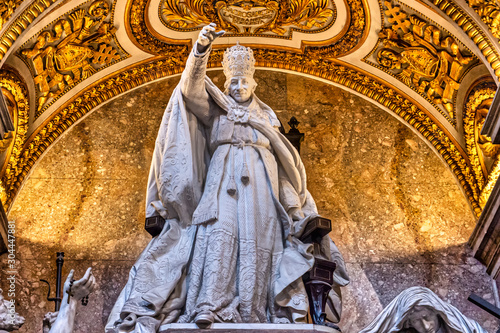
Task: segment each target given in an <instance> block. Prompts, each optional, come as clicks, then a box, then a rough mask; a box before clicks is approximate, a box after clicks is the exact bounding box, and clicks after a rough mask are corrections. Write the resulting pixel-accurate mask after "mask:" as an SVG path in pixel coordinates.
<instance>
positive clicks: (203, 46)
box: [196, 23, 225, 53]
mask: <svg viewBox="0 0 500 333" xmlns="http://www.w3.org/2000/svg"><path fill="white" fill-rule="evenodd" d="M216 28H217V25H216V24H215V23H210V24H209V25H206V26H204V27H203V29H201V31H200V34H199V35H198V42H197V43H196V44H197V51H198V53H205V51H206V50H207V49H208V47H209V46H210V45H211V44H212V42H213V41H214V40H215V39H216V38H217V37H220V36H222V35H224V33H225V31H224V30H221V31H219V32H217V31H215V29H216Z"/></svg>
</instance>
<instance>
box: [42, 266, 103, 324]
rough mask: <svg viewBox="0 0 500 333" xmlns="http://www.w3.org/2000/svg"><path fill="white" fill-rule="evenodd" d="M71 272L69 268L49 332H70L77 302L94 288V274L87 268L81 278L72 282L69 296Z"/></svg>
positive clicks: (72, 272)
mask: <svg viewBox="0 0 500 333" xmlns="http://www.w3.org/2000/svg"><path fill="white" fill-rule="evenodd" d="M73 274H74V270H71V272H70V273H69V274H68V277H67V278H66V282H65V283H64V295H63V299H62V301H61V308H60V309H59V313H58V314H57V318H56V321H55V322H54V324H52V327H51V328H50V331H49V333H72V332H73V327H74V326H75V315H76V306H77V304H78V302H80V300H81V299H82V298H84V297H85V296H87V295H88V294H90V293H91V292H92V290H94V287H95V278H94V275H92V269H91V268H88V269H87V272H85V275H84V276H83V278H81V279H80V280H78V281H75V282H73V286H72V287H71V296H70V295H69V291H70V284H71V279H72V278H73ZM68 298H69V300H68Z"/></svg>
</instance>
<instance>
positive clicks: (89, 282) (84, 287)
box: [64, 267, 95, 300]
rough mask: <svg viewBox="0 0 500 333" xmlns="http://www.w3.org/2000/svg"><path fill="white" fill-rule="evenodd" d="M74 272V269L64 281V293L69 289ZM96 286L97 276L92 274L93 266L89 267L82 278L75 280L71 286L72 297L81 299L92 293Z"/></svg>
mask: <svg viewBox="0 0 500 333" xmlns="http://www.w3.org/2000/svg"><path fill="white" fill-rule="evenodd" d="M74 273H75V271H74V270H73V269H72V270H71V272H69V274H68V277H67V278H66V282H65V283H64V293H66V292H67V291H68V290H69V287H70V284H71V279H72V278H73V274H74ZM94 288H95V277H94V275H93V274H92V268H91V267H89V268H88V269H87V271H86V272H85V275H84V276H83V277H82V278H81V279H80V280H78V281H74V282H73V286H72V287H71V297H74V298H75V299H76V300H80V299H82V298H84V297H85V296H87V295H88V294H90V293H91V292H92V291H93V290H94Z"/></svg>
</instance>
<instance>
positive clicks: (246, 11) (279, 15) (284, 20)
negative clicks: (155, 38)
mask: <svg viewBox="0 0 500 333" xmlns="http://www.w3.org/2000/svg"><path fill="white" fill-rule="evenodd" d="M160 11H161V19H162V22H163V24H165V26H167V27H168V28H170V29H174V30H178V31H190V30H194V29H199V28H201V27H202V26H204V25H206V24H208V23H210V22H215V23H216V24H217V26H218V27H220V28H221V29H224V30H226V32H227V33H230V34H231V33H232V34H239V35H255V34H265V35H269V36H272V35H277V36H287V37H289V36H290V34H291V33H292V31H293V30H298V31H307V32H315V31H323V30H325V29H327V28H329V27H330V26H331V25H332V24H333V22H334V20H335V7H334V3H333V0H244V1H242V0H219V1H214V2H212V1H209V0H185V1H175V0H163V2H162V5H161V7H160Z"/></svg>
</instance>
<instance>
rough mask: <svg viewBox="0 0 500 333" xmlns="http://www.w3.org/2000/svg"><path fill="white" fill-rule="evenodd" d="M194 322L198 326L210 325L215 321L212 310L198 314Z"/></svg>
mask: <svg viewBox="0 0 500 333" xmlns="http://www.w3.org/2000/svg"><path fill="white" fill-rule="evenodd" d="M194 322H195V323H196V325H198V326H203V327H205V326H208V325H210V324H212V323H213V322H214V314H213V313H212V312H210V311H202V312H200V313H198V314H197V315H196V317H195V318H194Z"/></svg>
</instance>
